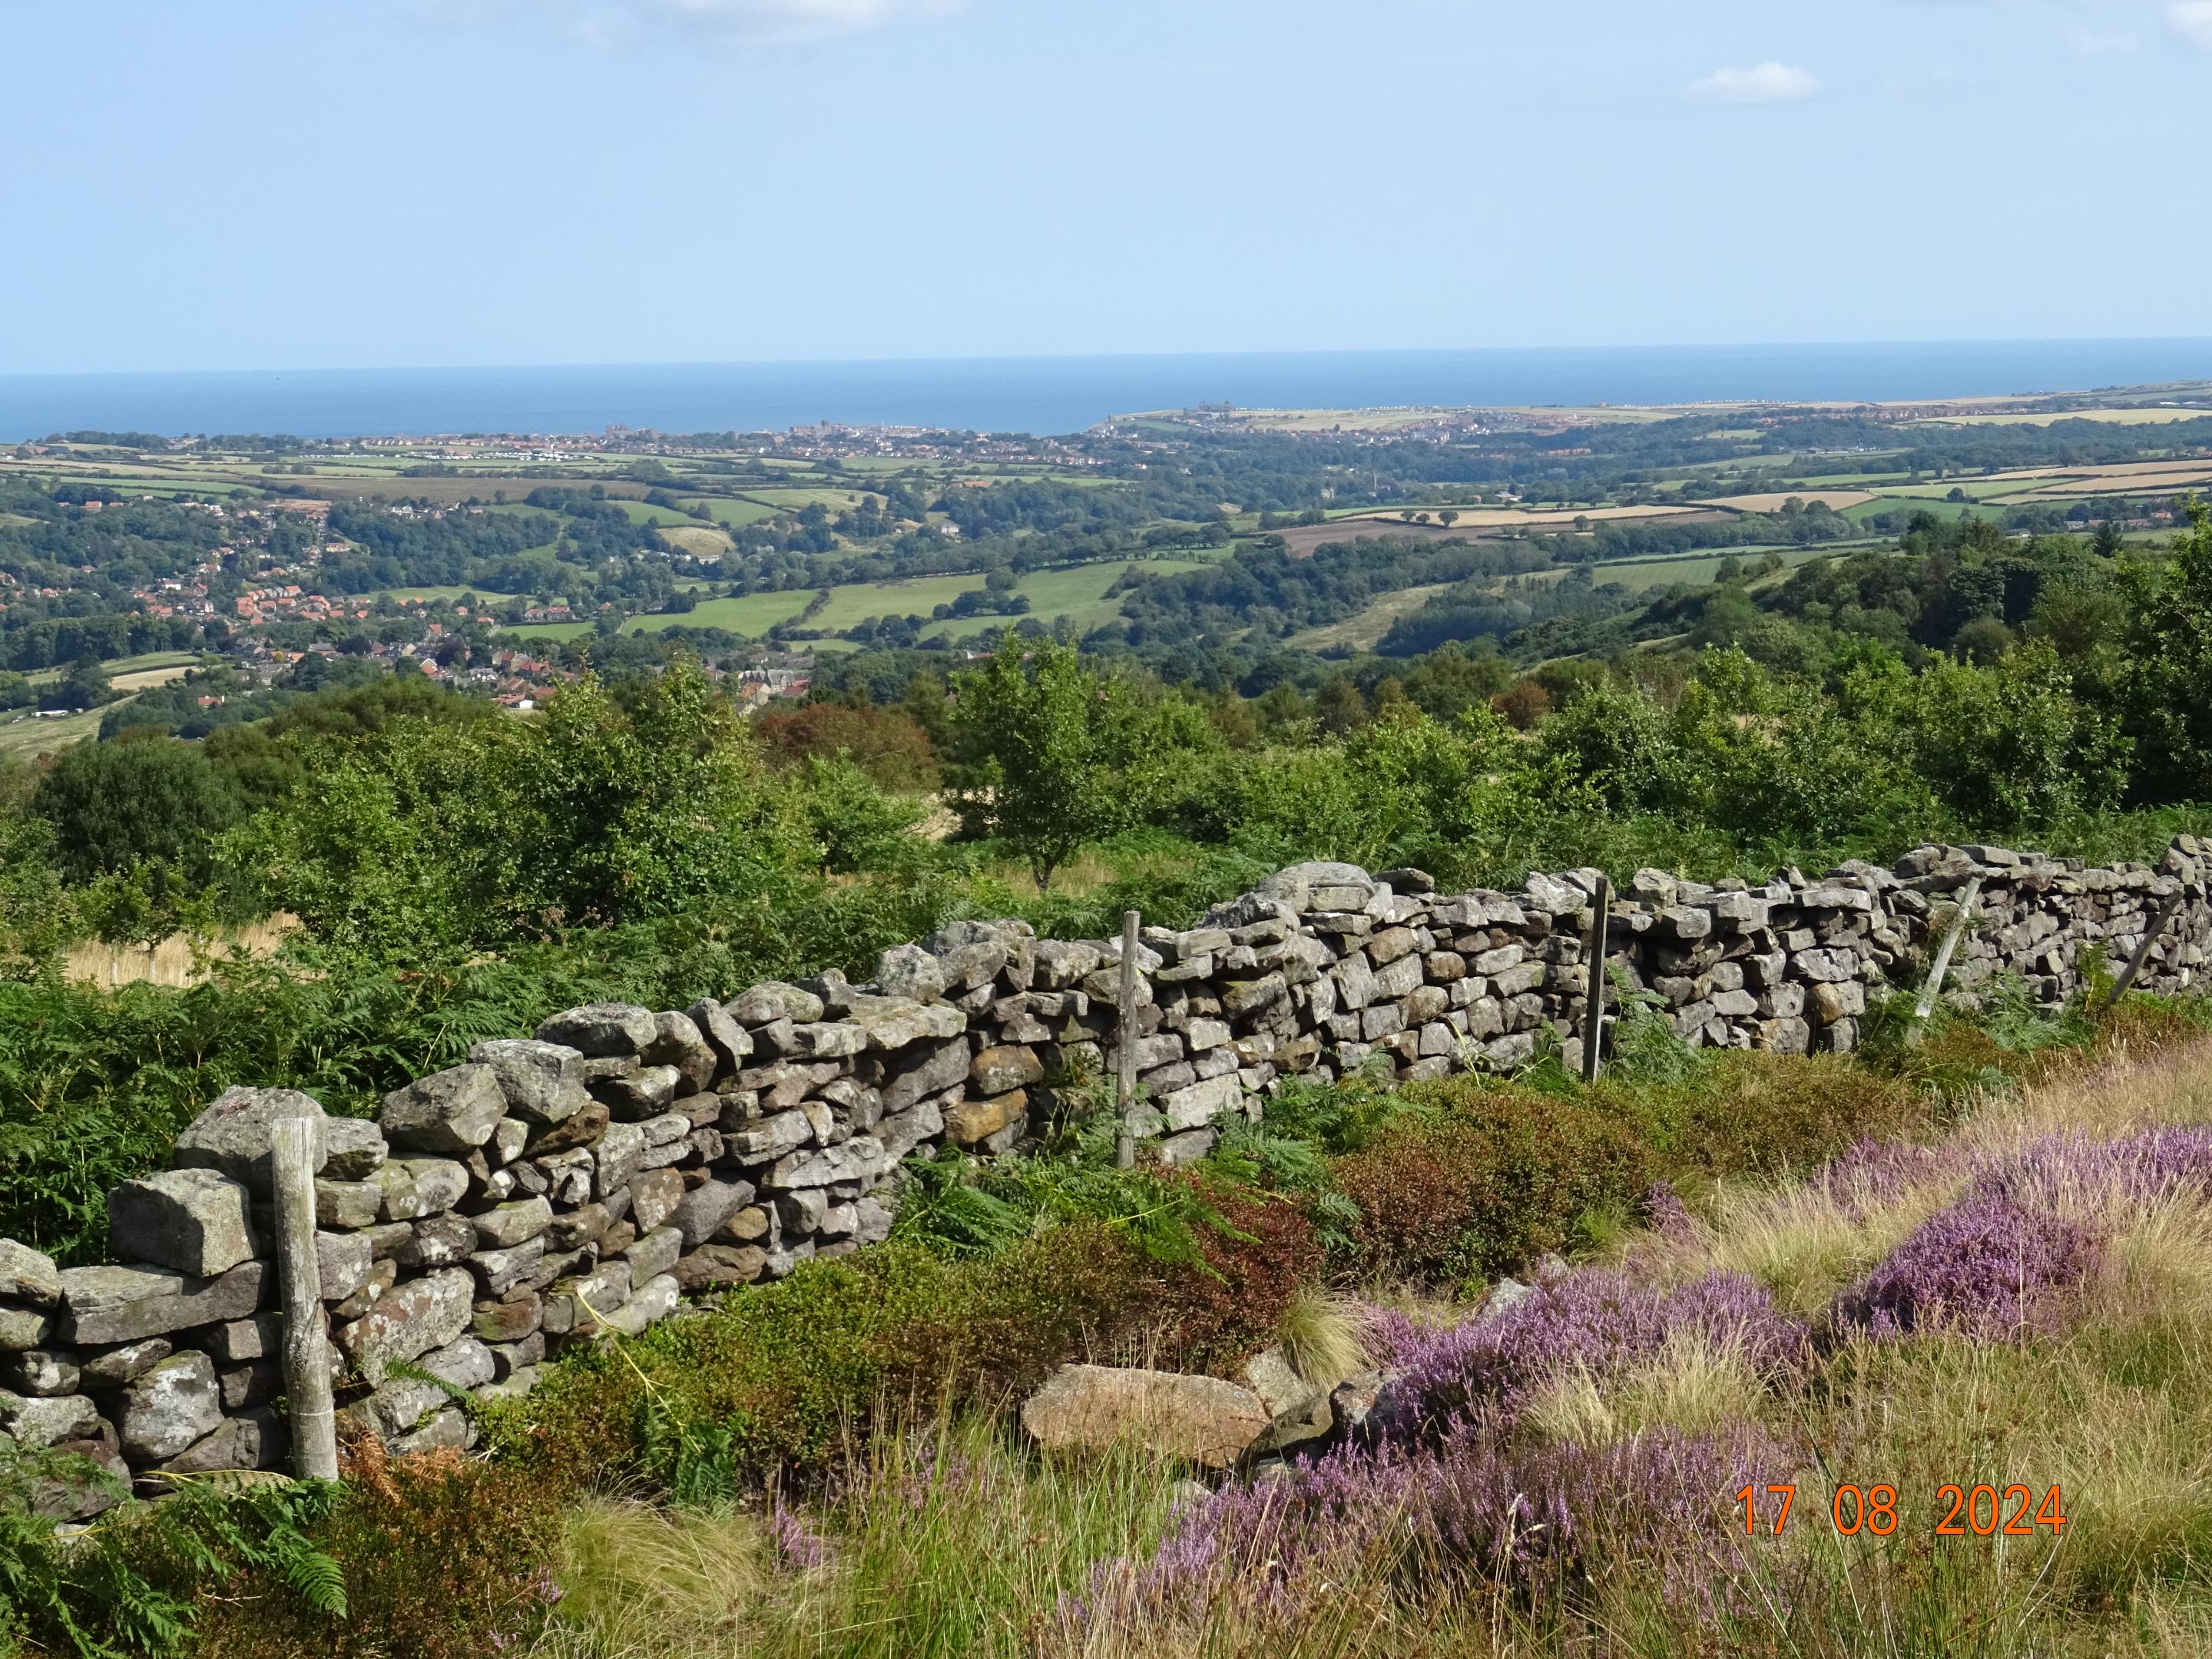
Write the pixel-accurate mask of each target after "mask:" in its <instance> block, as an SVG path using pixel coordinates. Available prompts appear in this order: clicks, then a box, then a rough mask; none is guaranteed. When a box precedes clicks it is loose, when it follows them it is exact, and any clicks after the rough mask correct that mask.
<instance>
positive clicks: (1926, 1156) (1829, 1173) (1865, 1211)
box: [1809, 1140, 1960, 1219]
mask: <svg viewBox="0 0 2212 1659" xmlns="http://www.w3.org/2000/svg"><path fill="white" fill-rule="evenodd" d="M1959 1168H1960V1155H1959V1153H1958V1152H1957V1151H1956V1150H1955V1149H1954V1148H1953V1147H1950V1146H1915V1145H1913V1144H1912V1143H1911V1142H1910V1141H1904V1140H1859V1141H1856V1142H1854V1143H1853V1144H1852V1145H1851V1146H1850V1147H1849V1148H1848V1149H1846V1150H1845V1151H1844V1152H1839V1153H1838V1154H1837V1155H1836V1156H1835V1157H1834V1158H1831V1159H1830V1160H1829V1161H1828V1164H1827V1165H1826V1168H1824V1169H1823V1170H1821V1171H1820V1173H1819V1174H1818V1175H1817V1176H1814V1178H1813V1180H1812V1181H1811V1182H1810V1183H1809V1185H1811V1186H1812V1187H1813V1188H1814V1189H1816V1190H1817V1191H1819V1192H1820V1193H1821V1194H1823V1195H1824V1196H1826V1198H1827V1199H1828V1200H1829V1201H1830V1202H1831V1203H1832V1204H1833V1205H1834V1206H1836V1208H1837V1209H1838V1211H1840V1212H1842V1213H1843V1214H1844V1215H1846V1216H1849V1217H1851V1218H1854V1219H1857V1218H1863V1217H1864V1216H1867V1215H1869V1214H1872V1213H1873V1212H1875V1211H1877V1210H1882V1209H1887V1208H1888V1207H1889V1206H1891V1205H1893V1204H1894V1203H1896V1202H1897V1201H1898V1200H1899V1199H1900V1198H1902V1197H1904V1196H1905V1193H1906V1192H1907V1191H1909V1190H1910V1189H1911V1188H1914V1187H1917V1186H1920V1185H1922V1184H1923V1183H1925V1182H1933V1181H1938V1180H1941V1179H1942V1178H1944V1177H1945V1176H1956V1175H1957V1174H1958V1173H1959Z"/></svg>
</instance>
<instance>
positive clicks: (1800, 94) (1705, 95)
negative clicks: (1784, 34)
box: [1690, 0, 2212, 104]
mask: <svg viewBox="0 0 2212 1659" xmlns="http://www.w3.org/2000/svg"><path fill="white" fill-rule="evenodd" d="M2192 3H2193V0H2192ZM2204 3H2206V4H2207V5H2208V6H2212V0H2204ZM1819 93H1820V82H1818V81H1816V80H1814V78H1813V77H1812V76H1809V75H1808V74H1807V73H1806V72H1805V71H1804V70H1801V69H1797V68H1796V67H1794V66H1793V65H1791V64H1759V66H1758V67H1757V68H1756V69H1718V70H1714V71H1713V72H1712V73H1711V75H1708V76H1705V79H1704V80H1702V81H1698V82H1692V84H1691V87H1690V96H1691V97H1692V98H1697V99H1701V100H1704V101H1705V102H1706V103H1709V104H1796V103H1802V101H1803V100H1806V99H1808V98H1811V97H1814V96H1816V95H1818V94H1819Z"/></svg>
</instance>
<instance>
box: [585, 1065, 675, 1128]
mask: <svg viewBox="0 0 2212 1659" xmlns="http://www.w3.org/2000/svg"><path fill="white" fill-rule="evenodd" d="M683 1086H684V1073H681V1072H679V1071H678V1070H677V1069H676V1068H675V1067H674V1066H640V1067H638V1069H637V1070H636V1071H635V1072H632V1073H629V1075H627V1076H625V1077H608V1078H601V1079H598V1080H597V1081H596V1082H595V1083H593V1084H592V1092H593V1093H594V1094H596V1095H597V1096H599V1098H600V1099H601V1100H604V1101H605V1102H606V1103H607V1105H608V1106H609V1107H610V1108H611V1109H612V1110H613V1112H614V1115H616V1116H617V1118H620V1119H622V1120H623V1121H625V1122H630V1123H635V1122H637V1121H641V1120H642V1119H645V1118H648V1117H658V1116H659V1115H660V1114H661V1113H663V1112H665V1111H666V1110H667V1109H669V1107H670V1106H671V1105H673V1104H674V1103H675V1101H676V1091H678V1089H680V1088H682V1087H683Z"/></svg>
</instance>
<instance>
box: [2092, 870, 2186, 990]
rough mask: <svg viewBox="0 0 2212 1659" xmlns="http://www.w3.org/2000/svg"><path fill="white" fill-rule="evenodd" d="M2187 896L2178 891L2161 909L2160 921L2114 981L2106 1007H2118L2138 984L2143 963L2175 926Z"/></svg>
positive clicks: (2151, 929)
mask: <svg viewBox="0 0 2212 1659" xmlns="http://www.w3.org/2000/svg"><path fill="white" fill-rule="evenodd" d="M2185 896H2186V894H2185V892H2182V891H2177V892H2176V893H2175V894H2174V896H2172V898H2170V899H2168V900H2166V902H2165V903H2164V904H2163V905H2161V906H2160V908H2159V913H2158V919H2157V920H2156V921H2154V922H2152V923H2151V925H2150V927H2149V930H2148V932H2146V933H2144V934H2143V936H2142V944H2140V945H2136V953H2135V955H2133V956H2131V957H2129V958H2128V965H2127V967H2126V968H2125V969H2123V970H2122V971H2121V974H2120V976H2119V978H2118V979H2116V980H2114V981H2112V995H2110V996H2108V997H2106V999H2105V1006H2106V1007H2107V1008H2111V1007H2113V1006H2117V1005H2118V1002H2119V1000H2120V999H2121V998H2122V997H2124V996H2125V995H2127V994H2128V987H2130V986H2131V985H2133V984H2134V983H2135V982H2136V975H2137V974H2140V973H2141V972H2142V965H2143V963H2146V962H2148V961H2149V960H2150V947H2151V946H2152V945H2155V944H2157V943H2158V940H2159V936H2160V934H2161V933H2165V932H2166V929H2167V928H2168V927H2172V925H2173V918H2174V916H2175V915H2177V914H2178V913H2179V911H2180V909H2181V902H2182V900H2183V898H2185Z"/></svg>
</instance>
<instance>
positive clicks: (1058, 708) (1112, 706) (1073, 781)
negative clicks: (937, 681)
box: [955, 637, 1164, 891]
mask: <svg viewBox="0 0 2212 1659" xmlns="http://www.w3.org/2000/svg"><path fill="white" fill-rule="evenodd" d="M957 691H958V702H957V708H956V716H955V717H956V720H957V728H958V732H959V734H960V737H961V738H962V739H963V742H964V744H965V745H966V746H967V748H968V750H969V753H970V754H971V755H972V756H973V757H975V758H974V763H973V765H972V769H971V776H970V778H969V784H968V787H966V788H965V789H964V790H963V792H962V804H963V807H964V808H965V810H966V811H968V812H969V815H971V816H972V817H973V818H974V819H975V820H976V821H978V822H980V823H981V824H982V826H983V827H984V829H986V831H987V833H988V834H990V835H992V836H997V837H998V838H999V839H1000V840H1002V841H1004V842H1006V843H1007V844H1008V845H1009V846H1011V847H1012V848H1013V849H1014V851H1015V852H1017V853H1018V854H1020V855H1021V857H1022V858H1024V860H1027V861H1028V863H1029V866H1030V873H1031V874H1032V875H1033V876H1035V877H1036V884H1037V886H1038V888H1039V889H1040V890H1045V891H1049V890H1051V887H1052V878H1053V874H1054V872H1055V871H1057V870H1058V869H1059V868H1060V866H1062V865H1063V864H1065V863H1066V861H1067V860H1068V859H1069V858H1070V857H1071V856H1073V854H1074V853H1075V852H1076V850H1077V849H1078V848H1081V847H1082V846H1084V845H1085V843H1086V842H1094V841H1099V840H1102V839H1103V838H1104V837H1106V836H1111V835H1113V834H1115V833H1116V832H1117V831H1119V830H1121V829H1126V828H1127V827H1128V826H1129V825H1130V824H1133V823H1136V822H1138V821H1139V819H1140V818H1141V817H1142V816H1143V813H1144V811H1145V808H1146V805H1147V804H1148V803H1149V802H1150V800H1151V799H1152V797H1153V795H1154V794H1155V793H1156V792H1157V789H1158V781H1159V778H1160V776H1161V773H1162V768H1163V762H1164V757H1163V756H1162V755H1161V754H1160V752H1159V745H1158V744H1155V743H1153V742H1152V741H1151V738H1152V736H1153V733H1152V726H1153V724H1154V722H1153V721H1152V720H1151V719H1150V717H1149V711H1148V710H1147V709H1146V708H1145V707H1144V706H1143V704H1142V703H1141V702H1139V699H1138V697H1137V696H1136V692H1135V688H1134V687H1133V686H1132V685H1131V684H1129V682H1128V681H1127V680H1126V679H1125V678H1122V677H1121V676H1120V675H1117V674H1113V673H1102V672H1100V671H1098V670H1097V668H1095V667H1094V666H1093V665H1091V664H1090V663H1088V662H1086V661H1085V660H1084V659H1083V657H1082V655H1081V654H1080V653H1079V652H1078V651H1077V650H1076V649H1075V647H1073V646H1068V645H1061V644H1058V643H1056V642H1054V641H1051V640H1036V641H1023V640H1017V639H1013V638H1011V637H1010V638H1008V639H1007V640H1006V641H1004V642H1003V643H1001V644H1000V647H999V651H998V654H997V655H996V656H994V657H993V658H992V659H990V660H989V661H988V662H987V663H986V664H985V665H983V666H982V667H981V668H979V669H975V670H973V671H969V672H968V673H965V674H963V675H961V676H960V678H959V681H958V686H957Z"/></svg>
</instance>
